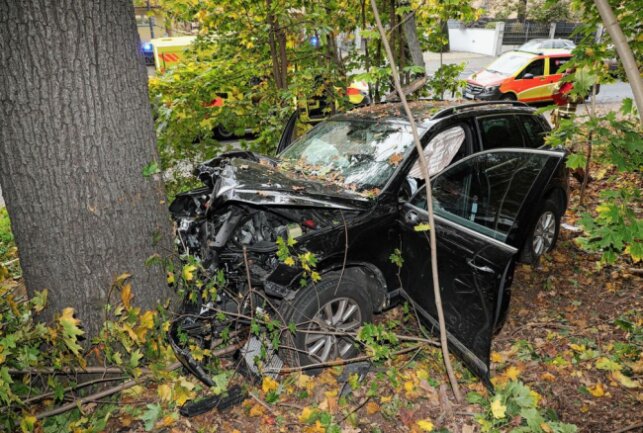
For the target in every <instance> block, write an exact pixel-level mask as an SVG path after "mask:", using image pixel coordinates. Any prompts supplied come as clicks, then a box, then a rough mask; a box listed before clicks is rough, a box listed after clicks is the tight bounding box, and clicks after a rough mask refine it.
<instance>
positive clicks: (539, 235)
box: [521, 200, 561, 265]
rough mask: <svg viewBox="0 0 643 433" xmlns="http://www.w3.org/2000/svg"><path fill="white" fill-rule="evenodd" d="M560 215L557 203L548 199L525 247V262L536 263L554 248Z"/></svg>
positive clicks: (523, 253)
mask: <svg viewBox="0 0 643 433" xmlns="http://www.w3.org/2000/svg"><path fill="white" fill-rule="evenodd" d="M560 217H561V211H560V210H559V209H558V206H556V203H554V202H553V201H552V200H546V201H545V203H544V204H543V206H542V207H541V208H540V212H539V216H538V219H537V220H536V224H535V225H534V227H533V228H532V230H531V233H530V235H529V237H528V238H527V241H526V242H525V246H524V247H523V250H522V256H521V259H522V261H523V262H525V263H530V264H533V265H535V264H537V263H538V260H539V259H540V257H541V256H542V255H543V254H545V253H547V252H549V251H551V250H553V249H554V246H556V240H558V232H559V231H560Z"/></svg>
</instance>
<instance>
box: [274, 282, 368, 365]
mask: <svg viewBox="0 0 643 433" xmlns="http://www.w3.org/2000/svg"><path fill="white" fill-rule="evenodd" d="M340 310H341V311H343V314H340ZM280 313H281V316H282V319H283V320H285V321H286V324H287V325H290V324H294V325H296V327H297V332H296V333H295V334H292V333H291V332H289V331H286V332H284V334H283V335H282V341H281V344H282V347H280V349H279V355H280V357H281V358H282V360H283V361H284V362H285V363H286V364H287V365H289V366H291V367H300V366H306V365H311V364H317V363H320V362H327V361H332V360H334V359H337V358H342V359H349V358H352V357H354V356H355V355H357V354H358V353H359V349H358V348H357V346H356V344H355V341H354V339H353V338H350V337H341V336H337V335H326V334H319V333H307V332H305V331H307V330H315V331H320V330H321V331H323V329H324V328H323V327H321V326H320V325H319V323H324V322H325V323H326V324H328V325H329V326H330V327H332V328H333V329H335V330H343V331H346V332H355V331H357V330H358V329H359V328H360V326H362V324H363V323H367V322H371V321H372V319H373V306H372V303H371V301H370V297H369V294H368V289H367V288H366V286H365V285H364V283H363V282H360V281H358V280H357V279H354V278H351V277H349V276H347V275H343V276H341V280H340V272H332V273H328V274H325V275H323V276H322V280H321V281H320V282H318V283H316V284H314V285H310V286H308V287H306V288H303V289H301V290H299V292H298V293H297V295H296V296H295V298H294V299H293V300H292V301H289V302H288V301H284V305H283V306H282V307H281V308H280ZM319 370H320V369H314V368H313V369H307V370H306V371H307V372H308V373H311V374H314V373H317V372H319Z"/></svg>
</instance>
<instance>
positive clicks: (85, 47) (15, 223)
mask: <svg viewBox="0 0 643 433" xmlns="http://www.w3.org/2000/svg"><path fill="white" fill-rule="evenodd" d="M0 41H1V42H2V47H3V50H2V51H3V53H2V56H0V183H1V185H2V191H3V194H4V195H5V199H6V203H7V210H8V212H9V216H10V219H11V223H12V228H13V231H14V234H15V238H16V243H17V246H18V250H19V253H20V263H21V266H22V269H23V276H24V281H25V284H26V286H27V288H28V291H29V292H31V293H33V291H35V290H40V289H49V307H48V314H46V315H45V318H50V317H51V316H52V314H53V313H54V312H56V311H59V310H60V309H62V308H63V307H67V306H72V307H74V308H75V309H76V312H77V314H78V316H79V318H80V319H81V320H82V321H83V324H84V326H85V328H86V330H87V331H88V335H89V336H92V335H95V334H96V332H97V330H98V328H99V326H100V325H101V323H102V319H103V318H104V310H103V309H104V307H105V304H106V303H107V302H108V299H107V296H108V293H109V292H110V291H109V288H110V286H111V283H112V282H113V280H114V279H115V277H117V276H118V275H119V274H121V273H124V272H128V273H130V274H132V276H133V278H132V284H133V293H134V295H135V299H134V301H135V302H136V303H137V304H138V305H141V306H144V307H153V306H155V305H156V304H157V303H158V302H159V301H161V300H165V299H167V298H168V297H169V296H170V295H171V292H170V290H169V289H168V287H167V284H166V282H165V278H164V273H163V271H162V270H161V269H160V267H158V266H155V267H149V266H146V265H145V263H144V262H145V260H146V259H147V258H148V257H150V256H151V255H153V254H155V253H157V252H164V253H165V252H168V251H170V247H171V242H170V230H169V229H170V223H169V219H168V212H167V208H166V203H165V193H164V190H163V186H162V183H161V181H160V179H157V178H145V177H143V174H142V170H143V168H144V167H145V166H146V165H148V164H149V163H151V162H152V161H155V160H157V153H156V148H155V136H154V129H153V122H152V116H151V112H150V105H149V100H148V95H147V77H146V70H145V67H144V66H143V62H142V59H141V57H140V54H139V53H138V47H139V38H138V34H137V31H136V24H135V21H134V10H133V5H132V2H131V0H102V1H98V0H92V1H89V0H83V1H79V0H77V1H73V0H57V1H50V0H41V1H37V0H0ZM117 299H118V293H117V292H116V293H113V294H112V299H111V301H112V303H115V301H117Z"/></svg>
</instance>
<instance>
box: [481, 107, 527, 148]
mask: <svg viewBox="0 0 643 433" xmlns="http://www.w3.org/2000/svg"><path fill="white" fill-rule="evenodd" d="M478 125H479V127H480V139H481V140H482V148H483V149H484V150H489V149H496V148H499V147H523V140H522V135H521V134H520V130H519V129H518V125H517V124H516V121H515V119H514V116H512V115H505V116H488V117H481V118H479V119H478Z"/></svg>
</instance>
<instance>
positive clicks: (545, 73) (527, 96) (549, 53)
mask: <svg viewBox="0 0 643 433" xmlns="http://www.w3.org/2000/svg"><path fill="white" fill-rule="evenodd" d="M571 58H572V54H571V52H570V51H569V50H563V49H549V50H543V51H541V52H538V53H532V52H527V51H510V52H507V53H504V54H503V55H501V56H500V57H498V58H497V59H496V60H494V61H493V63H491V64H490V65H489V66H487V67H486V68H484V69H482V70H480V71H478V72H476V73H475V74H473V75H471V76H470V77H469V78H467V86H466V88H465V91H464V94H463V96H464V97H465V98H466V99H481V100H511V101H522V102H528V103H536V102H550V101H552V99H553V93H554V87H555V86H556V83H558V82H559V81H560V79H561V78H562V76H563V73H564V72H565V70H566V69H567V67H566V66H565V64H566V63H567V62H568V61H569V60H571Z"/></svg>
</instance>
